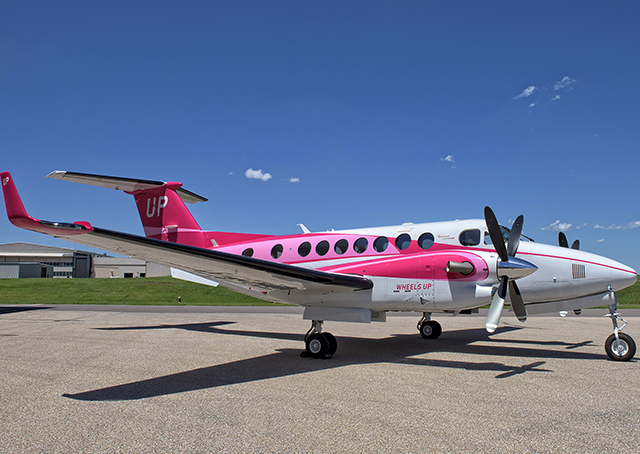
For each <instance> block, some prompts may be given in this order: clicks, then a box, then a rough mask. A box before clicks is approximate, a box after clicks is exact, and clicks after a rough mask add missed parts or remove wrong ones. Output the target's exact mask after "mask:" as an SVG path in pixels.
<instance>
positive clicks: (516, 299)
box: [509, 281, 527, 322]
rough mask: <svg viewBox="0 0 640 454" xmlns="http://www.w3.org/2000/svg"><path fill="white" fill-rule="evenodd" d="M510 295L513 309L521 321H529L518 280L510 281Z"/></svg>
mask: <svg viewBox="0 0 640 454" xmlns="http://www.w3.org/2000/svg"><path fill="white" fill-rule="evenodd" d="M509 296H510V297H511V309H513V312H514V313H515V314H516V317H518V320H520V321H521V322H526V321H527V308H526V307H525V306H524V300H523V299H522V294H520V289H519V288H518V284H516V281H511V282H509Z"/></svg>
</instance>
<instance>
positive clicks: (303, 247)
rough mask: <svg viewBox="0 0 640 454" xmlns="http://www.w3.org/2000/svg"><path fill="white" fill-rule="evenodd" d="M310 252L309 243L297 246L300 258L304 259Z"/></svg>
mask: <svg viewBox="0 0 640 454" xmlns="http://www.w3.org/2000/svg"><path fill="white" fill-rule="evenodd" d="M310 252H311V243H309V242H308V241H305V242H304V243H302V244H301V245H300V246H298V254H300V257H306V256H307V255H309V253H310Z"/></svg>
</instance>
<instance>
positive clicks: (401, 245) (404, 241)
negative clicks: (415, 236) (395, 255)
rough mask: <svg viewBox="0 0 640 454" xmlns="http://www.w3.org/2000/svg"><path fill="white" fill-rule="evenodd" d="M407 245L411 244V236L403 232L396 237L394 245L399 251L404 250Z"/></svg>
mask: <svg viewBox="0 0 640 454" xmlns="http://www.w3.org/2000/svg"><path fill="white" fill-rule="evenodd" d="M409 246H411V236H409V234H408V233H403V234H402V235H400V236H399V237H398V238H396V247H397V248H398V249H400V250H401V251H404V250H405V249H406V248H408V247H409Z"/></svg>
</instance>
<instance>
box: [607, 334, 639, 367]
mask: <svg viewBox="0 0 640 454" xmlns="http://www.w3.org/2000/svg"><path fill="white" fill-rule="evenodd" d="M618 339H619V340H616V335H615V334H612V335H611V336H609V337H607V340H606V341H605V342H604V349H605V351H606V352H607V355H608V356H609V358H611V359H612V360H614V361H629V360H630V359H631V358H633V355H635V354H636V343H635V342H634V341H633V338H632V337H631V336H629V335H628V334H625V333H618Z"/></svg>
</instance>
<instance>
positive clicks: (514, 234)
mask: <svg viewBox="0 0 640 454" xmlns="http://www.w3.org/2000/svg"><path fill="white" fill-rule="evenodd" d="M484 219H485V222H486V223H487V229H488V230H489V236H490V237H491V242H492V243H493V246H494V247H495V248H496V252H497V254H498V257H499V258H498V262H497V270H498V278H499V279H500V285H499V286H498V291H496V293H495V295H493V299H492V300H491V306H490V307H489V314H488V315H487V323H486V328H487V331H489V332H490V333H493V332H494V331H495V330H496V328H497V327H498V324H499V323H500V316H501V315H502V308H503V307H504V300H505V299H506V298H507V289H508V290H509V296H510V297H511V308H512V309H513V312H514V313H515V314H516V317H518V320H520V321H521V322H524V321H525V320H526V319H527V309H526V308H525V306H524V300H523V298H522V294H521V293H520V289H519V288H518V285H517V284H516V281H515V280H516V279H519V278H521V277H525V276H528V275H530V274H531V273H533V272H534V271H536V270H537V269H538V267H537V266H535V265H534V264H533V263H530V262H527V261H526V260H522V259H518V258H516V257H515V255H516V253H517V252H518V246H519V245H520V236H521V235H522V226H523V224H524V216H522V215H520V216H518V217H517V218H516V220H515V222H514V223H513V226H512V227H511V231H509V239H508V240H507V244H506V245H505V243H504V237H503V236H502V230H501V229H500V224H498V220H497V218H496V215H495V214H494V213H493V210H492V209H491V208H489V207H485V208H484Z"/></svg>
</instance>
